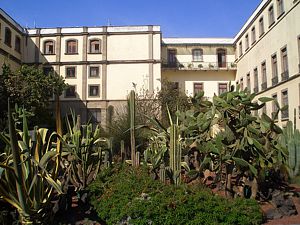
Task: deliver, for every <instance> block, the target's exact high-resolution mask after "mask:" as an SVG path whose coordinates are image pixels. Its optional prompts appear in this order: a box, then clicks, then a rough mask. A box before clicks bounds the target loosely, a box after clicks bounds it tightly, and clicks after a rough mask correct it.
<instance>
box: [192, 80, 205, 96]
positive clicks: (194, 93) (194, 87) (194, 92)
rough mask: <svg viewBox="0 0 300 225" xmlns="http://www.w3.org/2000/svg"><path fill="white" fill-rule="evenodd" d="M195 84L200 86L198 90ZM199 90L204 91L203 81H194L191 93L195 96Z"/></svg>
mask: <svg viewBox="0 0 300 225" xmlns="http://www.w3.org/2000/svg"><path fill="white" fill-rule="evenodd" d="M197 85H200V86H201V88H200V89H199V91H196V90H197V89H198V88H196V86H197ZM200 91H204V83H203V82H194V83H193V95H194V96H195V95H196V94H198V93H199V92H200Z"/></svg>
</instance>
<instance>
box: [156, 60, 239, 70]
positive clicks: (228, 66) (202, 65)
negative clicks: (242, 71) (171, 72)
mask: <svg viewBox="0 0 300 225" xmlns="http://www.w3.org/2000/svg"><path fill="white" fill-rule="evenodd" d="M162 68H163V69H176V70H236V64H235V63H233V62H227V63H218V62H166V61H164V60H163V61H162Z"/></svg>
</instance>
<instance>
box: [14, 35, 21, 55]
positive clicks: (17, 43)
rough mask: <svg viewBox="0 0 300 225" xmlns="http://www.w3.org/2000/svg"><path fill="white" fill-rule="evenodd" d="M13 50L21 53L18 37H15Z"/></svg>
mask: <svg viewBox="0 0 300 225" xmlns="http://www.w3.org/2000/svg"><path fill="white" fill-rule="evenodd" d="M15 50H16V51H17V52H19V53H21V38H20V37H19V36H16V39H15Z"/></svg>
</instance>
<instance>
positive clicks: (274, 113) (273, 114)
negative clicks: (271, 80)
mask: <svg viewBox="0 0 300 225" xmlns="http://www.w3.org/2000/svg"><path fill="white" fill-rule="evenodd" d="M272 98H273V99H274V101H272V118H273V119H274V120H278V115H277V116H275V115H276V112H277V110H278V107H277V105H276V104H275V101H278V98H277V94H273V95H272Z"/></svg>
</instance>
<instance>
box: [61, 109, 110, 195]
mask: <svg viewBox="0 0 300 225" xmlns="http://www.w3.org/2000/svg"><path fill="white" fill-rule="evenodd" d="M71 115H72V120H70V119H68V118H67V119H66V124H67V130H68V133H67V134H66V135H65V136H64V141H65V142H66V143H67V145H66V148H64V149H65V151H66V153H68V154H69V156H68V159H69V162H70V164H69V167H68V171H69V178H70V181H71V183H72V184H73V185H74V186H75V188H76V191H81V190H84V189H85V188H86V187H87V186H88V184H90V183H91V182H92V181H93V180H95V178H96V176H97V174H98V172H99V170H100V166H101V163H102V153H104V151H106V150H107V149H108V145H109V142H108V140H107V139H105V138H101V136H100V135H101V133H100V127H99V126H97V127H96V128H95V130H94V131H93V126H92V124H90V123H89V124H87V125H81V122H80V116H77V117H76V115H75V113H74V112H73V111H72V110H71Z"/></svg>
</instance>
